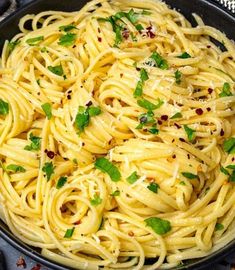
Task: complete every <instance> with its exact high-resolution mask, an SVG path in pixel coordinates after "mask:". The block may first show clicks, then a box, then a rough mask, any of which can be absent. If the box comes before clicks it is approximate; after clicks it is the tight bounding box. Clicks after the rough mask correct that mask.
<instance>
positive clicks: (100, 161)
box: [95, 157, 121, 182]
mask: <svg viewBox="0 0 235 270" xmlns="http://www.w3.org/2000/svg"><path fill="white" fill-rule="evenodd" d="M95 168H96V169H99V170H101V171H102V172H105V173H107V174H108V175H109V176H110V178H111V180H112V181H113V182H118V181H119V180H120V179H121V173H120V171H119V169H118V168H117V167H116V166H115V165H113V163H112V162H110V161H109V160H108V159H106V158H104V157H101V158H97V159H96V162H95Z"/></svg>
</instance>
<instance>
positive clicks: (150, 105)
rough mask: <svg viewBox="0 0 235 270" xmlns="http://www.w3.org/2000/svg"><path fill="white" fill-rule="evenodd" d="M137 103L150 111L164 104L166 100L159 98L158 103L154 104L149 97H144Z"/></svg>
mask: <svg viewBox="0 0 235 270" xmlns="http://www.w3.org/2000/svg"><path fill="white" fill-rule="evenodd" d="M137 103H138V105H139V106H140V107H142V108H145V109H147V110H148V111H153V110H156V109H159V108H160V107H161V106H162V105H163V104H164V101H163V100H161V99H160V98H158V104H153V103H152V102H150V101H148V100H147V99H144V98H142V99H139V100H138V101H137Z"/></svg>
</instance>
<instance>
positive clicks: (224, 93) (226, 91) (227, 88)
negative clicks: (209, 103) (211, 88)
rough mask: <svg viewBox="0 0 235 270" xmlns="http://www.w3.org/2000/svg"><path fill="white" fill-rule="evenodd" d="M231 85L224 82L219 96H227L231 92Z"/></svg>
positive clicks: (230, 94)
mask: <svg viewBox="0 0 235 270" xmlns="http://www.w3.org/2000/svg"><path fill="white" fill-rule="evenodd" d="M230 90H231V86H230V84H229V83H227V82H225V83H224V85H223V88H222V92H221V93H220V94H219V96H220V97H229V96H232V95H233V94H232V93H231V91H230Z"/></svg>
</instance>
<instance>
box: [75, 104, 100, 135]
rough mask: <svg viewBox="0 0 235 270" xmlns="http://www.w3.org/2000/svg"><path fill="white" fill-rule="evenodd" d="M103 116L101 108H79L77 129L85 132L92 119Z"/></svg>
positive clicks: (76, 120)
mask: <svg viewBox="0 0 235 270" xmlns="http://www.w3.org/2000/svg"><path fill="white" fill-rule="evenodd" d="M99 114H101V109H100V107H94V106H90V107H88V108H85V107H83V106H79V108H78V113H77V115H76V118H75V127H76V128H77V129H79V130H80V131H84V128H85V127H87V126H88V125H89V121H90V117H92V116H96V115H99Z"/></svg>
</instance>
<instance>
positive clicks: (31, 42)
mask: <svg viewBox="0 0 235 270" xmlns="http://www.w3.org/2000/svg"><path fill="white" fill-rule="evenodd" d="M43 40H44V37H43V36H39V37H35V38H29V39H27V40H26V43H28V44H29V45H30V46H35V45H38V44H39V43H40V42H41V41H43Z"/></svg>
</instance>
